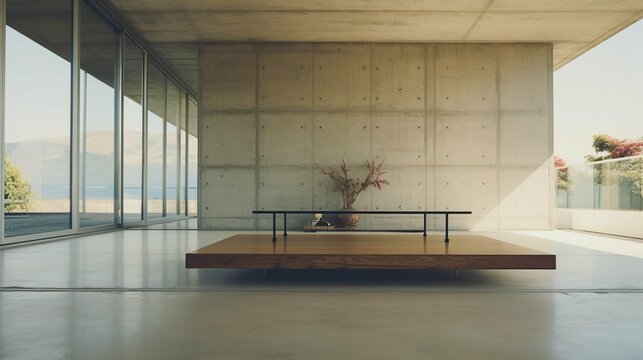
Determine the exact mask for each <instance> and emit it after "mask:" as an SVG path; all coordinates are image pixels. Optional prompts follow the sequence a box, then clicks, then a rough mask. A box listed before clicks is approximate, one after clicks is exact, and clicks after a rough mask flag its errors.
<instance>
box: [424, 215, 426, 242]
mask: <svg viewBox="0 0 643 360" xmlns="http://www.w3.org/2000/svg"><path fill="white" fill-rule="evenodd" d="M424 237H426V214H424Z"/></svg>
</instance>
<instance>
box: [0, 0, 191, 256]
mask: <svg viewBox="0 0 643 360" xmlns="http://www.w3.org/2000/svg"><path fill="white" fill-rule="evenodd" d="M0 4H5V7H6V12H5V15H6V23H4V22H3V23H0V29H2V30H3V31H2V32H0V35H2V36H0V53H1V55H2V57H0V59H2V60H4V61H3V62H0V65H1V66H3V71H2V74H3V77H4V79H3V81H0V85H2V84H3V85H4V88H2V89H0V90H1V91H0V96H2V98H1V100H2V101H1V102H0V105H2V107H0V109H1V111H0V118H1V120H2V124H3V126H4V130H5V131H4V137H1V138H0V147H2V148H3V152H2V153H1V154H2V155H3V156H4V162H1V161H0V163H1V164H2V169H3V175H4V181H3V184H4V188H5V193H4V208H3V213H2V215H1V216H2V218H0V219H3V220H4V228H3V229H2V230H3V231H2V232H0V244H7V243H13V242H19V241H30V240H36V239H41V238H47V237H52V236H61V235H69V234H75V233H79V232H85V231H95V230H97V229H106V228H117V227H118V226H119V225H121V224H124V225H132V224H140V223H145V221H146V220H151V221H153V222H154V221H158V220H160V219H162V218H163V217H165V216H167V217H168V218H169V217H174V218H175V217H176V216H178V215H183V214H185V212H186V209H189V212H190V213H191V214H195V212H196V203H195V199H196V144H197V139H196V132H195V129H196V128H195V124H196V102H195V101H194V100H193V99H192V98H190V100H188V97H191V96H193V95H192V94H188V91H187V88H186V87H185V86H184V85H183V84H182V83H181V82H180V80H176V77H174V76H172V74H171V72H169V71H168V70H167V68H165V67H163V66H161V64H162V62H160V61H159V60H158V59H157V58H156V57H155V56H154V54H153V52H151V51H150V49H147V48H146V47H145V46H144V45H141V43H140V42H138V41H137V40H134V39H135V38H136V37H135V35H134V34H133V33H131V32H129V31H128V30H127V29H125V28H124V25H123V24H122V23H120V22H119V20H118V19H116V18H113V17H112V16H111V15H110V14H109V12H105V11H103V10H102V9H103V5H101V4H100V3H98V2H93V1H85V0H0ZM2 19H4V17H2V16H0V20H2ZM147 59H150V61H147ZM146 69H147V71H146ZM169 78H172V79H173V80H172V81H170V80H168V79H169ZM189 113H190V115H188V114H189ZM190 122H194V124H192V125H191V124H190ZM190 126H194V127H193V128H192V130H190ZM186 194H187V195H186ZM121 199H122V201H121ZM186 201H187V203H186ZM121 214H122V217H121V216H120V215H121Z"/></svg>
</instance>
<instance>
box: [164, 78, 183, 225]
mask: <svg viewBox="0 0 643 360" xmlns="http://www.w3.org/2000/svg"><path fill="white" fill-rule="evenodd" d="M180 101H181V92H180V91H179V89H178V88H177V87H176V86H175V85H174V84H172V83H171V82H170V81H168V82H167V112H166V119H165V120H166V125H165V166H166V167H165V199H166V200H165V203H166V207H165V209H166V214H167V216H172V215H177V213H178V201H177V200H178V195H179V187H178V185H179V184H178V181H179V172H178V171H179V147H178V141H179V135H178V125H179V118H180V117H179V111H180V109H181V106H180V104H181V102H180Z"/></svg>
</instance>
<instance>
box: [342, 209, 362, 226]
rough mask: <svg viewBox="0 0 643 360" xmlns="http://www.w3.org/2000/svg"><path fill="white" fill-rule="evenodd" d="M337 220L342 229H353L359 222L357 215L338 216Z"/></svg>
mask: <svg viewBox="0 0 643 360" xmlns="http://www.w3.org/2000/svg"><path fill="white" fill-rule="evenodd" d="M343 210H353V209H343ZM337 220H339V223H340V225H341V226H342V227H355V226H357V223H358V222H359V214H339V215H338V216H337Z"/></svg>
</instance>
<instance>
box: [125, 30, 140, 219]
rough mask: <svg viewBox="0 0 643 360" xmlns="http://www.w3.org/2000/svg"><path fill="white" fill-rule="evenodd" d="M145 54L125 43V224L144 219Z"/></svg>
mask: <svg viewBox="0 0 643 360" xmlns="http://www.w3.org/2000/svg"><path fill="white" fill-rule="evenodd" d="M144 61H145V58H144V54H143V51H142V50H141V48H139V47H138V46H137V45H136V44H135V43H134V41H133V40H131V39H130V38H129V37H127V36H126V37H125V41H124V43H123V222H124V223H131V222H139V221H141V220H142V219H143V212H142V209H143V64H144Z"/></svg>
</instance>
